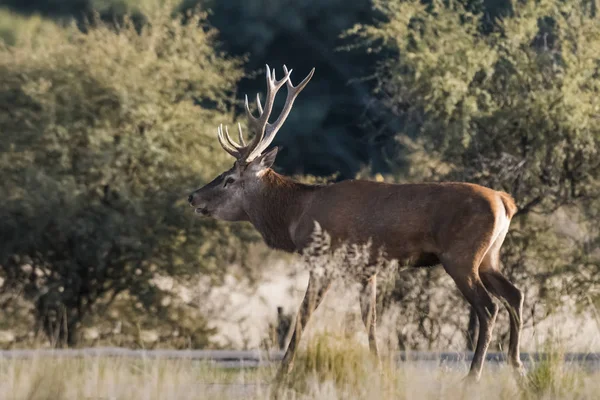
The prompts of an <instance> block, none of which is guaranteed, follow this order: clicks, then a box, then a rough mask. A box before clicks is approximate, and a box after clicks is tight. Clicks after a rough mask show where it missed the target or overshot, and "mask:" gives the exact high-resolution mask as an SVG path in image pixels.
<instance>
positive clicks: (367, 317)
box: [360, 275, 379, 359]
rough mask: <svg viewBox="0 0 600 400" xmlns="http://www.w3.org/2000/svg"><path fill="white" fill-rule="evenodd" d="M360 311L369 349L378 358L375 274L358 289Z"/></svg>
mask: <svg viewBox="0 0 600 400" xmlns="http://www.w3.org/2000/svg"><path fill="white" fill-rule="evenodd" d="M360 313H361V315H362V320H363V323H364V324H365V328H367V334H368V335H369V350H370V351H371V353H372V354H373V355H374V356H375V357H376V358H377V359H379V350H378V348H377V339H376V337H375V333H376V325H377V275H373V276H371V277H370V278H369V279H367V280H366V281H365V282H363V284H362V288H361V291H360Z"/></svg>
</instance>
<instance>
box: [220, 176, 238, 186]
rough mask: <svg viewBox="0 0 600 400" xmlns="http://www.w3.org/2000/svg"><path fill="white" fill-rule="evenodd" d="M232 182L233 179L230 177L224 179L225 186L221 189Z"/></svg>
mask: <svg viewBox="0 0 600 400" xmlns="http://www.w3.org/2000/svg"><path fill="white" fill-rule="evenodd" d="M233 182H235V179H233V178H232V177H228V178H227V179H225V184H224V185H223V187H227V185H229V184H231V183H233Z"/></svg>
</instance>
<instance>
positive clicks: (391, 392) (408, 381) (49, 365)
mask: <svg viewBox="0 0 600 400" xmlns="http://www.w3.org/2000/svg"><path fill="white" fill-rule="evenodd" d="M544 350H548V349H544ZM550 350H551V352H550V354H551V357H549V358H548V359H547V360H546V361H543V362H537V363H536V364H534V365H533V368H532V369H531V370H530V372H529V373H528V376H527V377H526V378H525V379H523V380H519V379H517V378H516V377H515V375H514V374H513V372H512V370H511V369H510V368H508V367H507V366H504V365H502V366H500V367H497V366H491V365H488V366H487V367H486V368H485V369H484V373H483V376H482V379H481V381H480V382H479V383H476V384H472V383H471V384H470V383H468V382H467V381H465V380H464V379H463V378H464V376H465V373H466V371H467V368H468V366H467V365H466V364H464V365H462V366H460V367H459V368H451V367H430V366H425V365H419V364H418V363H407V364H401V365H394V364H393V363H392V362H391V361H390V360H386V359H384V360H382V367H381V369H378V368H377V366H376V362H374V360H373V358H372V357H371V356H370V355H369V352H368V349H367V348H365V347H363V346H360V345H357V343H355V342H352V341H350V340H348V339H347V338H345V337H342V336H336V335H333V334H328V335H323V336H318V337H315V338H314V339H313V340H312V341H311V342H310V343H308V345H307V346H306V348H304V349H303V351H302V352H301V353H300V354H299V355H298V358H297V361H296V364H295V367H294V370H293V372H292V374H291V375H290V379H289V384H288V385H286V386H285V389H283V391H282V394H283V396H282V398H285V399H315V398H317V399H439V398H444V399H482V398H485V399H488V400H490V399H511V400H514V399H539V398H542V399H592V398H595V395H596V394H597V392H598V390H600V373H599V372H594V373H590V372H585V371H583V370H581V369H577V368H576V367H575V366H569V367H568V368H566V367H565V366H564V365H563V363H562V362H560V360H561V359H562V358H561V356H562V354H561V353H560V352H556V351H555V350H554V349H550ZM274 373H275V369H274V368H270V367H268V368H267V367H265V368H258V369H244V370H231V369H222V368H218V367H214V366H210V365H208V364H206V363H199V362H195V361H192V360H184V359H181V360H166V359H163V360H160V359H158V360H156V359H154V360H153V359H146V360H133V359H126V358H108V357H104V358H98V357H89V358H81V359H65V358H63V359H61V358H42V357H40V358H37V359H29V360H7V359H4V360H0V398H2V399H7V400H12V399H15V400H16V399H18V400H21V399H26V400H29V399H35V400H45V399H48V400H49V399H53V400H67V399H91V398H93V399H128V400H129V399H132V400H134V399H232V398H235V399H237V398H244V399H246V398H248V399H266V398H269V396H270V394H271V393H270V391H271V389H272V385H271V384H270V383H271V381H272V378H273V376H274Z"/></svg>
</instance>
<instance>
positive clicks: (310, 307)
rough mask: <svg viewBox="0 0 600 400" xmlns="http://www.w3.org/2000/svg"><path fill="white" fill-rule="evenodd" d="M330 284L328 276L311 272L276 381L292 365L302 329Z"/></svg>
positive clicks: (288, 370)
mask: <svg viewBox="0 0 600 400" xmlns="http://www.w3.org/2000/svg"><path fill="white" fill-rule="evenodd" d="M330 286H331V280H330V279H329V278H323V277H316V276H315V275H313V274H312V273H311V274H310V277H309V280H308V287H307V288H306V294H305V295H304V299H303V300H302V304H301V305H300V309H299V310H298V314H297V315H296V325H295V328H294V333H293V334H292V338H291V340H290V343H289V344H288V347H287V350H286V351H285V355H284V356H283V360H282V361H281V365H280V366H279V370H278V371H277V376H276V378H275V380H276V381H281V380H282V378H284V377H285V376H286V375H287V374H289V372H290V371H291V369H292V367H293V365H294V358H295V357H296V350H297V348H298V344H299V343H300V338H301V337H302V330H303V329H304V327H305V326H306V324H307V323H308V320H309V319H310V317H311V315H312V313H313V312H314V311H315V310H316V309H317V307H319V304H321V302H322V301H323V298H324V297H325V293H327V290H329V287H330Z"/></svg>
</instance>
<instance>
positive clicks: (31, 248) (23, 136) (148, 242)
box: [0, 5, 253, 345]
mask: <svg viewBox="0 0 600 400" xmlns="http://www.w3.org/2000/svg"><path fill="white" fill-rule="evenodd" d="M170 10H171V8H168V5H167V6H164V7H161V8H159V9H155V10H154V11H153V12H150V13H148V20H149V23H148V24H146V25H144V26H142V27H141V29H139V27H138V29H136V27H135V26H134V24H133V23H132V22H131V20H129V19H128V18H125V19H124V22H123V24H122V25H121V26H118V27H114V26H109V25H106V24H104V23H102V22H101V21H99V20H97V19H96V20H93V21H92V23H91V24H90V25H88V27H87V29H86V33H83V32H82V31H81V30H80V29H77V28H76V27H75V26H69V27H66V28H60V29H59V28H58V27H57V29H54V30H46V31H45V34H44V35H32V36H26V35H24V36H22V37H20V38H19V40H18V41H16V44H15V46H8V45H0V71H1V72H0V132H1V133H2V141H1V143H0V150H1V151H0V175H1V176H2V178H3V179H2V180H1V182H0V195H1V196H2V198H3V199H4V201H3V204H2V207H1V208H0V220H1V221H2V223H1V225H0V274H1V276H2V278H3V279H4V285H3V287H2V289H3V290H4V291H7V290H21V291H22V292H23V294H24V296H25V297H26V298H27V299H29V300H30V301H31V302H32V303H33V304H34V308H33V309H34V312H35V319H36V321H37V324H38V326H39V327H40V329H42V330H43V332H44V333H45V334H46V335H47V336H48V337H51V338H53V339H54V340H56V343H57V344H59V345H62V344H69V345H74V344H76V343H77V339H78V334H79V328H80V327H81V326H82V325H83V324H85V322H86V319H89V318H91V316H93V315H94V313H97V312H103V313H104V312H106V310H107V308H108V307H109V306H110V305H111V303H112V301H114V299H115V298H117V297H119V296H121V295H122V294H127V296H125V297H123V296H121V298H125V299H128V300H127V302H128V303H129V304H130V305H131V307H133V306H134V305H137V306H138V307H142V308H144V309H145V310H146V312H147V318H146V320H147V321H150V320H151V319H152V318H155V317H156V316H158V317H159V320H161V321H162V323H164V324H167V325H169V326H173V327H175V328H177V329H179V330H180V331H181V334H182V335H187V336H188V337H190V338H192V342H193V343H192V344H193V345H202V344H206V334H207V333H208V330H207V328H206V326H205V324H204V322H205V321H202V319H199V320H196V321H192V322H190V321H187V320H185V322H183V321H184V319H182V318H181V315H179V314H180V310H179V311H178V309H177V307H179V308H181V307H184V308H185V306H186V305H185V304H180V305H174V304H173V302H171V303H170V305H169V304H167V303H168V302H165V301H164V298H165V297H166V296H169V295H172V293H169V291H168V290H167V289H164V288H161V287H160V286H159V285H158V284H157V280H159V279H160V278H161V277H165V276H167V277H170V278H173V279H191V277H192V276H194V275H195V274H200V275H205V276H206V275H208V276H210V277H211V278H212V279H214V281H215V283H217V282H218V281H219V279H220V277H221V276H222V275H223V274H224V272H225V268H223V265H227V263H231V262H233V261H235V260H239V258H240V256H241V252H240V251H238V250H236V249H240V248H241V247H240V246H241V245H240V244H241V243H242V242H244V243H245V242H247V240H241V239H248V238H250V237H253V234H252V231H250V230H249V228H248V226H246V225H236V226H234V225H221V224H219V223H216V222H212V221H210V222H205V221H199V220H198V219H195V218H193V215H192V213H191V210H190V209H189V207H188V206H187V202H186V197H187V194H188V193H189V192H190V190H191V189H192V188H193V187H194V186H195V185H199V184H202V183H203V182H206V180H207V179H209V178H212V177H213V176H214V175H215V174H216V173H217V171H221V170H222V169H224V168H225V166H226V165H228V164H230V162H231V160H229V159H227V157H226V155H224V152H223V151H222V150H221V149H220V148H219V146H218V143H217V140H216V135H215V128H216V126H217V125H218V123H222V122H226V121H228V120H230V119H231V117H232V113H231V103H232V100H233V99H234V94H235V89H236V84H237V82H238V80H239V79H240V78H241V76H242V70H241V62H240V60H238V59H234V58H230V57H227V56H225V55H224V54H222V53H221V52H220V51H219V50H218V43H217V41H216V31H215V30H214V29H213V28H211V27H209V26H208V25H207V24H206V15H205V14H204V13H202V12H196V13H188V14H187V15H186V16H185V23H184V22H183V17H182V16H180V15H178V16H175V17H172V16H171V13H170ZM147 321H146V322H147ZM154 322H156V321H154ZM125 323H130V324H135V323H140V324H144V323H145V320H144V319H143V318H142V319H141V320H140V321H125ZM175 328H173V329H175Z"/></svg>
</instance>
